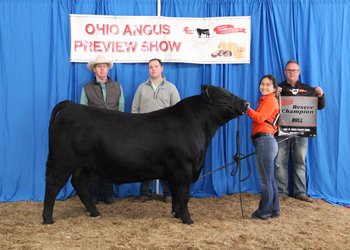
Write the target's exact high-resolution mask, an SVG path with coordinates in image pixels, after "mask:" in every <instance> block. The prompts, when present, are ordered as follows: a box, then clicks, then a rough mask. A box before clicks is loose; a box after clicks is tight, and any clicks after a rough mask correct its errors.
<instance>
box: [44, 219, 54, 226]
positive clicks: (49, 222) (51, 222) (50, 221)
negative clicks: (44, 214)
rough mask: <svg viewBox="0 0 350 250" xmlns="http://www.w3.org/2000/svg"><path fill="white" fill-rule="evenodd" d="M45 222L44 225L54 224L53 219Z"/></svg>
mask: <svg viewBox="0 0 350 250" xmlns="http://www.w3.org/2000/svg"><path fill="white" fill-rule="evenodd" d="M43 224H44V225H52V224H53V220H43Z"/></svg>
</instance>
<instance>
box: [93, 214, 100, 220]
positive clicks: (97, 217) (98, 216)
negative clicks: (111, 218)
mask: <svg viewBox="0 0 350 250" xmlns="http://www.w3.org/2000/svg"><path fill="white" fill-rule="evenodd" d="M91 217H94V218H96V219H99V220H100V219H102V217H101V215H97V216H93V215H92V214H91Z"/></svg>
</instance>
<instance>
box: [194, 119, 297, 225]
mask: <svg viewBox="0 0 350 250" xmlns="http://www.w3.org/2000/svg"><path fill="white" fill-rule="evenodd" d="M237 118H238V120H237V122H238V124H237V135H236V147H237V153H236V154H235V155H234V156H233V157H232V158H233V159H234V162H231V163H229V164H226V165H225V166H222V167H220V168H218V169H216V170H214V171H211V172H209V173H207V174H205V175H202V176H201V177H199V178H198V179H201V178H203V177H205V176H207V175H210V174H212V173H214V172H216V171H219V170H220V169H223V168H226V167H227V166H230V165H232V164H234V163H237V164H236V167H235V168H234V169H233V170H232V172H231V176H234V175H236V174H237V171H239V199H240V203H241V212H242V217H243V219H244V213H243V202H242V187H241V182H243V181H245V180H247V179H248V178H249V177H250V175H251V173H252V167H251V165H250V162H249V160H248V157H249V156H252V155H254V154H255V152H253V153H251V154H249V155H244V154H242V153H241V152H240V128H239V124H240V122H239V121H240V120H239V116H238V117H237ZM298 135H299V133H297V134H295V135H291V136H289V137H286V138H285V139H283V140H281V141H279V142H278V143H281V142H282V141H285V140H288V139H290V138H292V137H297V136H298ZM244 159H246V160H247V162H248V165H249V174H248V176H247V177H246V178H244V179H243V180H242V179H241V175H242V171H241V160H244Z"/></svg>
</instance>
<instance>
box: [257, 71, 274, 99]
mask: <svg viewBox="0 0 350 250" xmlns="http://www.w3.org/2000/svg"><path fill="white" fill-rule="evenodd" d="M264 78H269V79H270V80H271V81H272V84H273V87H274V88H275V89H276V91H275V97H276V98H278V94H277V89H278V85H277V79H276V77H274V76H273V75H271V74H269V75H266V76H263V77H262V78H261V80H260V83H259V86H260V84H261V82H262V80H263V79H264Z"/></svg>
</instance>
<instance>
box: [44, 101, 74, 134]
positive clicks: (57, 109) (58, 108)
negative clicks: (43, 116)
mask: <svg viewBox="0 0 350 250" xmlns="http://www.w3.org/2000/svg"><path fill="white" fill-rule="evenodd" d="M70 103H72V101H63V102H60V103H58V104H57V105H56V106H55V107H54V108H53V110H52V112H51V117H50V125H49V130H50V127H51V124H52V123H53V121H54V120H55V118H56V115H57V113H58V112H60V111H61V110H62V109H64V108H65V107H67V106H68V105H69V104H70Z"/></svg>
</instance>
